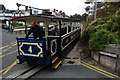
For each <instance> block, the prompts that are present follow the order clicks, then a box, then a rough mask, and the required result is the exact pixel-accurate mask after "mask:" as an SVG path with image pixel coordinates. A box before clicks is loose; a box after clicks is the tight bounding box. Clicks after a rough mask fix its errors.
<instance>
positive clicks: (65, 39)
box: [61, 29, 80, 50]
mask: <svg viewBox="0 0 120 80" xmlns="http://www.w3.org/2000/svg"><path fill="white" fill-rule="evenodd" d="M78 37H80V29H79V30H76V31H74V32H72V33H70V34H68V35H66V36H64V37H62V39H61V49H62V50H64V49H65V48H66V47H67V46H69V44H70V43H72V42H73V41H74V40H75V39H76V38H78Z"/></svg>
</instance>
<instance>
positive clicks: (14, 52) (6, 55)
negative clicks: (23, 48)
mask: <svg viewBox="0 0 120 80" xmlns="http://www.w3.org/2000/svg"><path fill="white" fill-rule="evenodd" d="M17 51H18V50H15V51H13V52H10V53H8V54H5V55H2V56H0V57H4V56H7V55H10V54H12V53H15V52H17Z"/></svg>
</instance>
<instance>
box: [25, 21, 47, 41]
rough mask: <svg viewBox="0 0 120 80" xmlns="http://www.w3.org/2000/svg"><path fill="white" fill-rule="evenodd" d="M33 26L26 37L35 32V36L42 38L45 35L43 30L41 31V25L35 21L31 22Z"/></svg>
mask: <svg viewBox="0 0 120 80" xmlns="http://www.w3.org/2000/svg"><path fill="white" fill-rule="evenodd" d="M31 25H32V27H31V28H30V30H29V31H28V34H26V37H25V38H28V37H29V35H30V34H31V33H33V37H34V38H37V39H42V38H43V36H44V35H45V34H44V32H43V31H41V29H40V27H39V26H38V25H36V24H35V22H34V21H33V22H31Z"/></svg>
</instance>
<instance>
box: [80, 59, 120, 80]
mask: <svg viewBox="0 0 120 80" xmlns="http://www.w3.org/2000/svg"><path fill="white" fill-rule="evenodd" d="M82 62H83V63H85V62H84V61H82ZM85 64H87V65H89V66H91V67H93V68H95V69H97V70H99V71H102V72H104V73H107V74H109V75H112V76H114V77H116V78H120V77H119V76H117V75H114V74H112V73H110V72H107V71H105V70H102V69H100V68H97V67H95V66H92V65H90V64H88V63H85Z"/></svg>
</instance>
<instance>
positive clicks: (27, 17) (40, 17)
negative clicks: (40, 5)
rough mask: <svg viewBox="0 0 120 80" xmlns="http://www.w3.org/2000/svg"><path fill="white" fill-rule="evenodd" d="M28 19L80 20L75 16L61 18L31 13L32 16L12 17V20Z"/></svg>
mask: <svg viewBox="0 0 120 80" xmlns="http://www.w3.org/2000/svg"><path fill="white" fill-rule="evenodd" d="M28 19H31V20H32V19H33V21H34V19H45V20H46V19H49V20H62V21H72V22H80V20H79V19H74V18H60V17H57V16H54V15H43V14H40V15H30V16H21V17H16V18H13V19H11V20H12V21H26V20H28Z"/></svg>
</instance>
